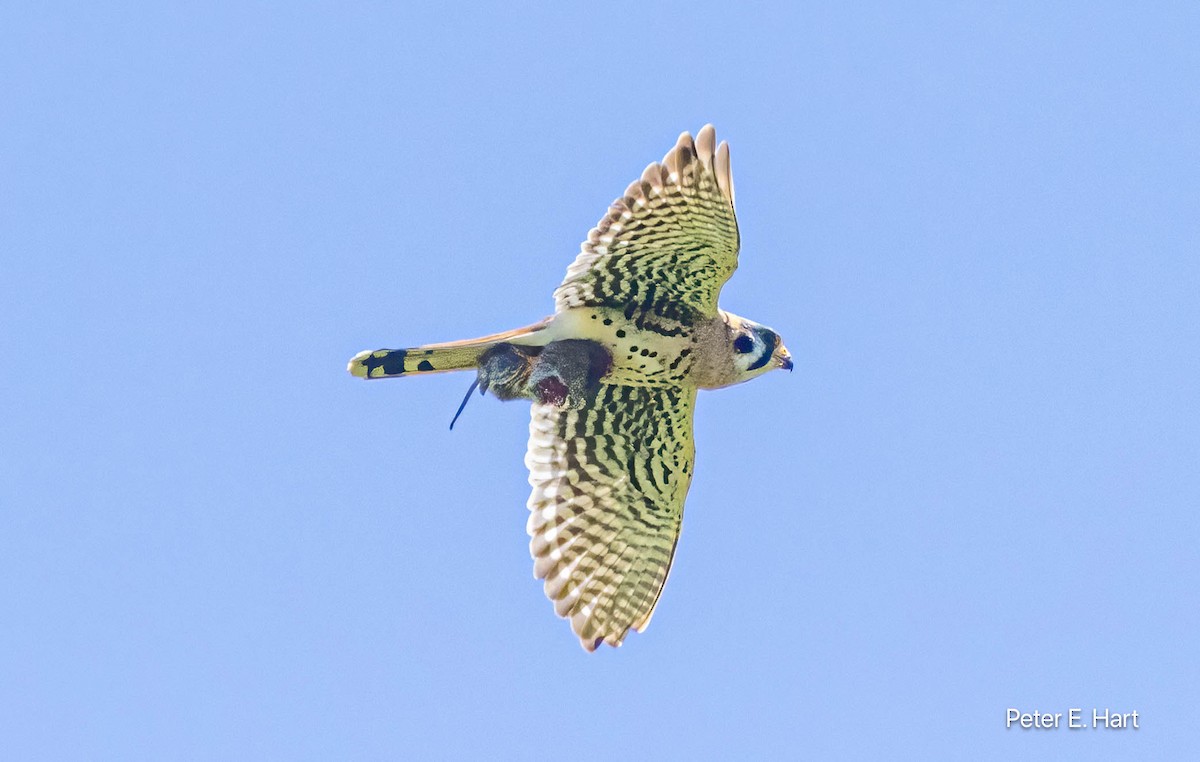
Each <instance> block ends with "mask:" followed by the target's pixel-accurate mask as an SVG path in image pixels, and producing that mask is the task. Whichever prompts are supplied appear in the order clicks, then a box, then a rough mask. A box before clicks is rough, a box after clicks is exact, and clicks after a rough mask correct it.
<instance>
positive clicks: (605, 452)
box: [525, 384, 696, 651]
mask: <svg viewBox="0 0 1200 762" xmlns="http://www.w3.org/2000/svg"><path fill="white" fill-rule="evenodd" d="M695 399H696V390H695V389H694V388H683V387H674V388H648V387H631V386H617V385H608V384H605V385H602V386H601V387H600V391H599V393H598V394H597V397H596V401H595V404H594V405H592V406H590V407H588V408H585V409H582V410H568V409H562V408H557V407H554V406H551V405H541V404H536V403H535V404H534V405H533V417H532V420H531V421H530V424H529V449H528V451H527V453H526V455H525V465H526V466H528V468H529V483H530V485H531V486H532V487H533V492H532V494H531V495H530V496H529V510H530V515H529V523H528V526H527V529H528V531H529V535H530V538H531V540H530V543H529V549H530V553H531V555H532V556H533V559H534V571H533V573H534V577H536V578H537V579H544V580H545V590H546V595H547V596H548V597H549V598H550V600H552V601H553V602H554V608H555V611H556V612H557V613H558V615H559V616H562V617H566V618H569V619H570V620H571V628H572V629H573V630H574V631H575V634H576V635H578V636H579V639H580V640H581V641H582V643H583V647H584V648H585V649H587V650H588V651H593V650H595V649H596V647H597V646H599V645H600V643H602V642H607V643H608V644H609V645H613V646H618V645H620V644H621V641H622V640H623V639H624V638H625V635H626V634H627V633H628V632H629V628H630V627H632V628H634V629H636V630H638V631H639V632H641V631H642V630H644V629H645V628H646V626H647V625H648V624H649V623H650V616H651V615H652V614H653V613H654V607H655V604H656V603H657V602H658V596H659V594H660V593H661V592H662V588H663V585H664V584H665V583H666V581H667V572H668V571H669V570H670V568H671V559H672V557H673V556H674V553H675V543H676V542H677V541H678V539H679V529H680V523H681V521H682V519H683V501H684V497H685V496H686V495H687V490H688V485H689V484H690V483H691V479H692V463H693V459H694V456H695V446H694V444H693V440H692V408H693V403H694V402H695Z"/></svg>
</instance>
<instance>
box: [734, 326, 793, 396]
mask: <svg viewBox="0 0 1200 762" xmlns="http://www.w3.org/2000/svg"><path fill="white" fill-rule="evenodd" d="M724 317H725V322H726V324H728V326H729V351H730V353H731V354H732V356H733V366H734V369H735V371H736V373H737V381H739V382H740V381H748V380H750V379H752V378H754V377H755V376H758V375H761V374H763V373H766V372H767V371H768V370H774V369H775V368H781V369H783V370H791V369H792V355H791V353H789V352H788V351H787V347H785V346H784V345H783V339H781V338H780V337H779V334H777V333H775V332H774V331H772V330H771V329H770V328H767V327H766V326H765V325H759V324H758V323H755V322H754V321H753V320H747V319H746V318H744V317H739V316H738V315H734V314H733V313H732V312H724ZM735 383H736V382H735Z"/></svg>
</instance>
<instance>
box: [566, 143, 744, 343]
mask: <svg viewBox="0 0 1200 762" xmlns="http://www.w3.org/2000/svg"><path fill="white" fill-rule="evenodd" d="M715 143H716V131H715V130H714V129H713V127H712V125H711V124H710V125H706V126H705V127H704V128H703V129H701V130H700V132H698V133H697V134H696V140H695V141H694V142H693V140H692V136H691V135H689V134H688V133H686V132H685V133H683V134H682V135H680V136H679V141H678V142H677V143H676V144H675V147H674V148H673V149H671V150H670V151H669V152H667V155H666V156H665V157H663V160H662V163H661V164H660V163H655V164H651V165H650V166H648V167H646V170H645V172H643V173H642V177H641V179H639V180H636V181H635V182H633V183H632V184H631V185H630V186H629V188H628V189H627V190H626V191H625V195H624V196H622V197H621V198H618V199H617V200H616V201H614V202H613V203H612V206H611V207H610V208H609V211H608V214H607V215H605V216H604V218H603V219H602V220H600V223H599V224H598V225H597V226H596V227H594V228H592V230H591V232H589V233H588V237H587V240H586V241H584V243H583V245H582V246H581V250H580V253H579V256H578V257H576V259H575V262H574V263H572V264H571V266H570V267H569V268H568V269H567V275H566V278H565V279H564V280H563V282H562V284H561V285H560V286H559V287H558V289H557V290H555V292H554V303H555V309H556V310H558V311H562V310H564V309H567V308H569V307H579V306H592V307H596V306H603V307H616V308H620V309H624V308H627V307H631V306H632V307H636V308H638V309H641V310H643V311H647V312H653V313H655V314H658V315H661V316H663V317H667V318H671V319H674V320H680V321H682V322H685V323H689V322H692V321H694V320H695V318H696V317H697V316H701V317H711V316H713V315H715V314H717V295H718V294H719V292H720V290H721V286H723V285H724V284H725V281H727V280H729V276H731V275H733V271H734V269H735V268H736V267H737V254H738V229H737V219H736V218H735V216H734V211H733V174H732V172H731V170H730V165H729V146H728V145H727V144H726V143H724V142H722V143H721V144H720V146H717V147H716V148H715V149H714V145H715Z"/></svg>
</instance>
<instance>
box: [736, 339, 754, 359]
mask: <svg viewBox="0 0 1200 762" xmlns="http://www.w3.org/2000/svg"><path fill="white" fill-rule="evenodd" d="M753 350H754V339H752V338H750V337H749V336H738V337H737V338H736V339H734V340H733V351H734V352H737V353H738V354H740V355H744V354H746V353H747V352H751V351H753Z"/></svg>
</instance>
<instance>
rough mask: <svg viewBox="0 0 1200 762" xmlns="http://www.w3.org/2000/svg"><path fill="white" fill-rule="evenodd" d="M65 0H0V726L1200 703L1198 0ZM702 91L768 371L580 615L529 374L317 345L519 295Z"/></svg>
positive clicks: (741, 727) (841, 727)
mask: <svg viewBox="0 0 1200 762" xmlns="http://www.w3.org/2000/svg"><path fill="white" fill-rule="evenodd" d="M98 5H99V4H96V3H79V4H77V5H74V6H68V5H62V4H58V3H22V4H16V3H13V4H7V5H6V6H5V8H4V10H2V11H0V102H2V104H3V105H2V106H0V111H2V112H3V117H2V118H0V357H2V359H0V410H2V417H3V422H2V425H0V704H2V706H0V739H2V741H0V745H2V746H3V748H4V750H5V751H4V754H5V755H6V756H7V755H11V757H12V758H14V759H18V758H22V759H29V758H35V757H42V758H47V759H73V758H75V759H78V758H88V759H136V758H147V759H150V758H153V759H186V758H196V759H264V758H277V759H355V758H373V759H387V758H399V757H401V756H403V757H407V758H428V757H430V756H448V757H457V756H479V755H482V754H492V753H496V752H503V753H504V756H509V757H523V758H530V757H533V756H535V755H549V754H552V753H553V754H562V755H566V756H574V757H579V758H608V759H613V758H625V757H629V756H633V755H637V754H640V753H643V752H644V753H647V754H649V755H650V756H652V757H657V758H672V757H689V758H697V757H704V756H710V755H711V756H719V757H726V758H729V757H734V756H738V755H741V754H743V753H749V754H753V755H757V756H767V755H771V756H776V757H778V756H783V755H785V754H787V755H789V756H790V755H792V754H795V755H799V756H801V757H804V758H809V759H855V758H859V759H882V758H904V757H911V758H924V759H927V758H947V759H949V758H955V759H1012V758H1022V759H1038V758H1043V759H1069V758H1078V759H1105V758H1112V759H1116V758H1120V759H1132V758H1145V759H1167V758H1175V759H1180V758H1183V757H1185V756H1188V755H1189V752H1190V753H1191V754H1195V753H1197V751H1198V749H1200V715H1198V714H1197V707H1198V706H1200V649H1198V647H1197V631H1198V630H1200V592H1198V591H1200V587H1198V583H1200V550H1198V548H1200V517H1198V508H1200V384H1198V381H1197V378H1198V376H1200V85H1198V83H1200V44H1197V40H1198V39H1200V11H1198V10H1197V6H1196V5H1195V4H1194V3H1179V4H1175V5H1172V4H1169V3H1162V4H1150V5H1147V6H1144V7H1140V6H1139V7H1136V8H1134V7H1133V6H1134V5H1136V4H1128V3H1120V4H1118V3H994V4H975V5H973V6H972V7H968V6H967V5H966V4H963V5H961V6H956V7H954V8H949V7H947V5H948V4H940V3H938V4H912V3H904V4H899V3H897V4H892V5H860V4H850V3H838V4H828V5H827V6H822V7H804V6H803V5H802V4H798V3H755V4H747V6H746V7H745V8H744V9H742V10H734V9H733V6H731V5H728V4H724V3H722V4H707V5H706V4H704V3H687V4H683V3H680V4H669V5H660V4H653V3H636V4H633V3H625V4H621V3H617V4H605V5H595V4H591V5H589V6H588V7H586V8H585V7H584V4H579V7H576V8H571V9H568V8H566V7H559V6H563V5H565V4H555V6H556V7H554V8H553V9H550V8H548V7H541V6H539V5H536V4H529V3H502V4H496V5H492V6H488V7H477V8H473V9H471V10H467V9H465V8H463V9H457V10H448V9H447V8H446V7H445V5H444V4H429V5H428V6H418V5H416V4H412V3H368V4H350V3H302V4H295V3H292V4H282V3H280V4H267V3H223V4H220V5H221V6H222V7H218V8H214V7H212V6H213V4H211V3H189V4H183V3H180V4H151V3H145V4H142V5H143V7H135V6H134V5H132V4H130V5H122V4H119V3H108V4H106V5H108V6H109V7H108V8H107V9H100V8H98V7H97V6H98ZM546 5H547V6H549V5H550V4H546ZM1126 5H1128V6H1130V7H1129V8H1121V7H1120V6H1126ZM19 6H20V7H19ZM167 6H170V8H169V9H168V7H167ZM276 6H277V7H276ZM706 122H713V123H714V124H715V125H716V126H717V131H718V135H719V136H720V137H723V138H726V139H728V140H729V141H730V143H731V146H732V150H733V166H734V174H735V177H736V179H737V187H738V212H739V215H738V216H739V220H740V223H741V229H742V241H743V249H742V264H741V268H740V269H739V271H738V273H737V274H736V276H735V277H734V278H733V280H732V281H731V282H730V283H729V285H728V287H727V288H726V289H725V292H724V294H723V300H722V303H723V305H724V306H725V307H726V308H727V309H730V310H732V311H734V312H738V313H740V314H745V315H747V316H750V317H753V318H755V319H757V320H759V321H761V322H764V323H766V324H768V325H771V326H773V327H774V328H776V329H777V330H778V331H779V332H780V333H781V334H783V336H784V337H785V339H786V340H787V344H788V346H789V347H790V349H791V350H792V352H793V354H794V355H795V356H796V360H797V367H796V372H794V373H792V374H790V375H789V374H785V373H776V374H769V375H767V376H766V377H764V378H762V379H759V380H757V381H755V382H753V383H749V384H745V385H743V386H740V387H736V388H732V389H728V390H725V391H721V392H711V393H704V394H702V396H701V398H700V401H699V405H698V412H697V419H696V430H697V451H698V463H697V468H696V477H695V481H694V483H693V485H692V490H691V496H690V498H689V501H688V505H687V513H686V516H685V521H684V532H683V538H682V541H681V544H680V547H679V553H678V556H677V563H676V565H675V568H674V571H673V573H672V576H671V580H670V583H669V584H668V585H667V589H666V593H665V595H664V597H663V599H662V604H661V606H660V608H659V610H658V612H657V614H656V615H655V618H654V622H653V625H652V626H651V627H650V628H649V630H648V631H647V632H646V633H644V634H642V635H631V637H630V638H629V640H628V641H627V642H626V644H625V646H624V647H623V648H621V649H619V650H611V649H605V650H603V651H601V652H598V653H597V654H595V655H591V656H589V655H587V654H585V653H584V652H583V651H582V650H581V649H580V648H579V646H578V644H577V642H576V639H575V638H574V637H573V636H572V634H571V633H570V631H569V629H568V627H567V625H566V624H565V623H564V622H562V621H561V620H559V619H557V618H556V617H555V616H554V615H553V612H552V610H551V606H550V604H549V603H548V602H547V601H546V600H545V599H544V597H543V595H542V591H541V586H540V584H539V583H536V582H535V581H534V580H533V579H532V576H531V562H530V560H529V556H528V551H527V538H526V536H525V530H524V526H525V517H526V509H525V499H526V496H527V493H528V487H527V484H526V473H525V470H524V468H523V466H522V456H523V453H524V447H525V440H526V436H527V430H526V426H527V419H528V411H527V409H526V408H527V405H524V404H522V403H509V404H500V403H498V402H496V401H495V400H492V399H490V398H489V399H487V400H477V401H476V402H474V403H473V404H472V405H471V407H470V408H468V410H467V411H466V413H465V416H464V418H463V419H462V421H461V422H460V424H459V426H458V427H456V430H455V431H453V432H450V431H448V430H447V423H448V421H449V419H450V416H451V414H452V413H453V411H454V407H455V406H456V405H457V403H458V401H459V398H460V396H461V395H462V393H463V391H465V389H466V386H467V384H468V382H469V379H468V378H467V377H465V376H439V377H436V378H426V379H409V380H398V381H391V382H378V383H371V384H367V383H363V382H361V381H358V380H356V379H352V378H351V377H350V376H349V375H347V374H346V372H345V364H346V360H347V359H348V358H349V357H350V356H351V355H353V354H354V353H355V352H357V351H359V350H361V349H364V348H371V347H378V346H405V345H411V344H415V343H422V342H428V341H436V340H447V339H454V338H462V337H467V336H474V335H479V334H483V333H488V332H492V331H495V330H500V329H504V328H509V327H514V326H518V325H524V324H526V323H529V322H532V321H534V320H536V319H538V318H540V317H542V316H543V315H545V314H546V313H547V312H549V311H550V309H551V304H552V303H551V299H550V294H551V291H552V290H553V288H554V286H555V285H556V284H557V283H558V281H559V280H560V279H561V277H562V275H563V272H564V271H565V268H566V266H567V264H568V263H569V261H570V260H571V259H572V258H573V257H574V255H575V253H576V252H577V251H578V246H579V242H580V240H581V239H582V238H583V236H584V235H585V234H586V232H587V230H588V228H589V227H591V226H592V225H593V224H594V223H595V222H596V220H597V219H599V217H600V215H601V214H602V213H603V212H604V210H605V209H606V207H607V204H608V202H609V201H610V200H612V199H613V198H614V197H615V196H616V195H618V194H619V193H620V192H621V191H622V190H623V189H624V187H625V186H626V184H627V183H628V182H629V181H630V180H632V179H634V178H635V177H636V176H637V175H638V173H639V172H640V171H641V169H642V168H643V167H644V166H645V164H646V163H647V162H649V161H652V160H655V159H658V158H659V157H661V156H662V154H663V153H664V152H665V151H666V150H667V149H668V148H669V147H670V146H671V145H672V144H673V141H674V140H675V138H676V136H677V135H678V133H679V132H681V131H682V130H685V129H686V130H691V131H693V132H694V131H695V130H696V129H698V128H699V127H700V126H701V125H703V124H704V123H706ZM1010 706H1011V707H1019V708H1021V709H1024V710H1029V711H1032V710H1035V709H1036V710H1040V711H1047V710H1048V711H1065V710H1066V709H1067V708H1069V707H1083V708H1086V709H1087V710H1088V711H1090V709H1091V708H1092V707H1110V708H1113V709H1117V710H1121V711H1128V710H1137V711H1138V712H1139V717H1140V725H1141V729H1140V730H1138V731H1136V732H1134V731H1127V732H1124V733H1120V732H1112V731H1109V732H1101V731H1093V730H1088V731H1077V732H1069V731H1067V730H1059V731H1040V732H1033V731H1026V732H1020V731H1006V730H1005V727H1004V723H1005V710H1006V708H1008V707H1010ZM1198 758H1200V757H1198Z"/></svg>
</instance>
